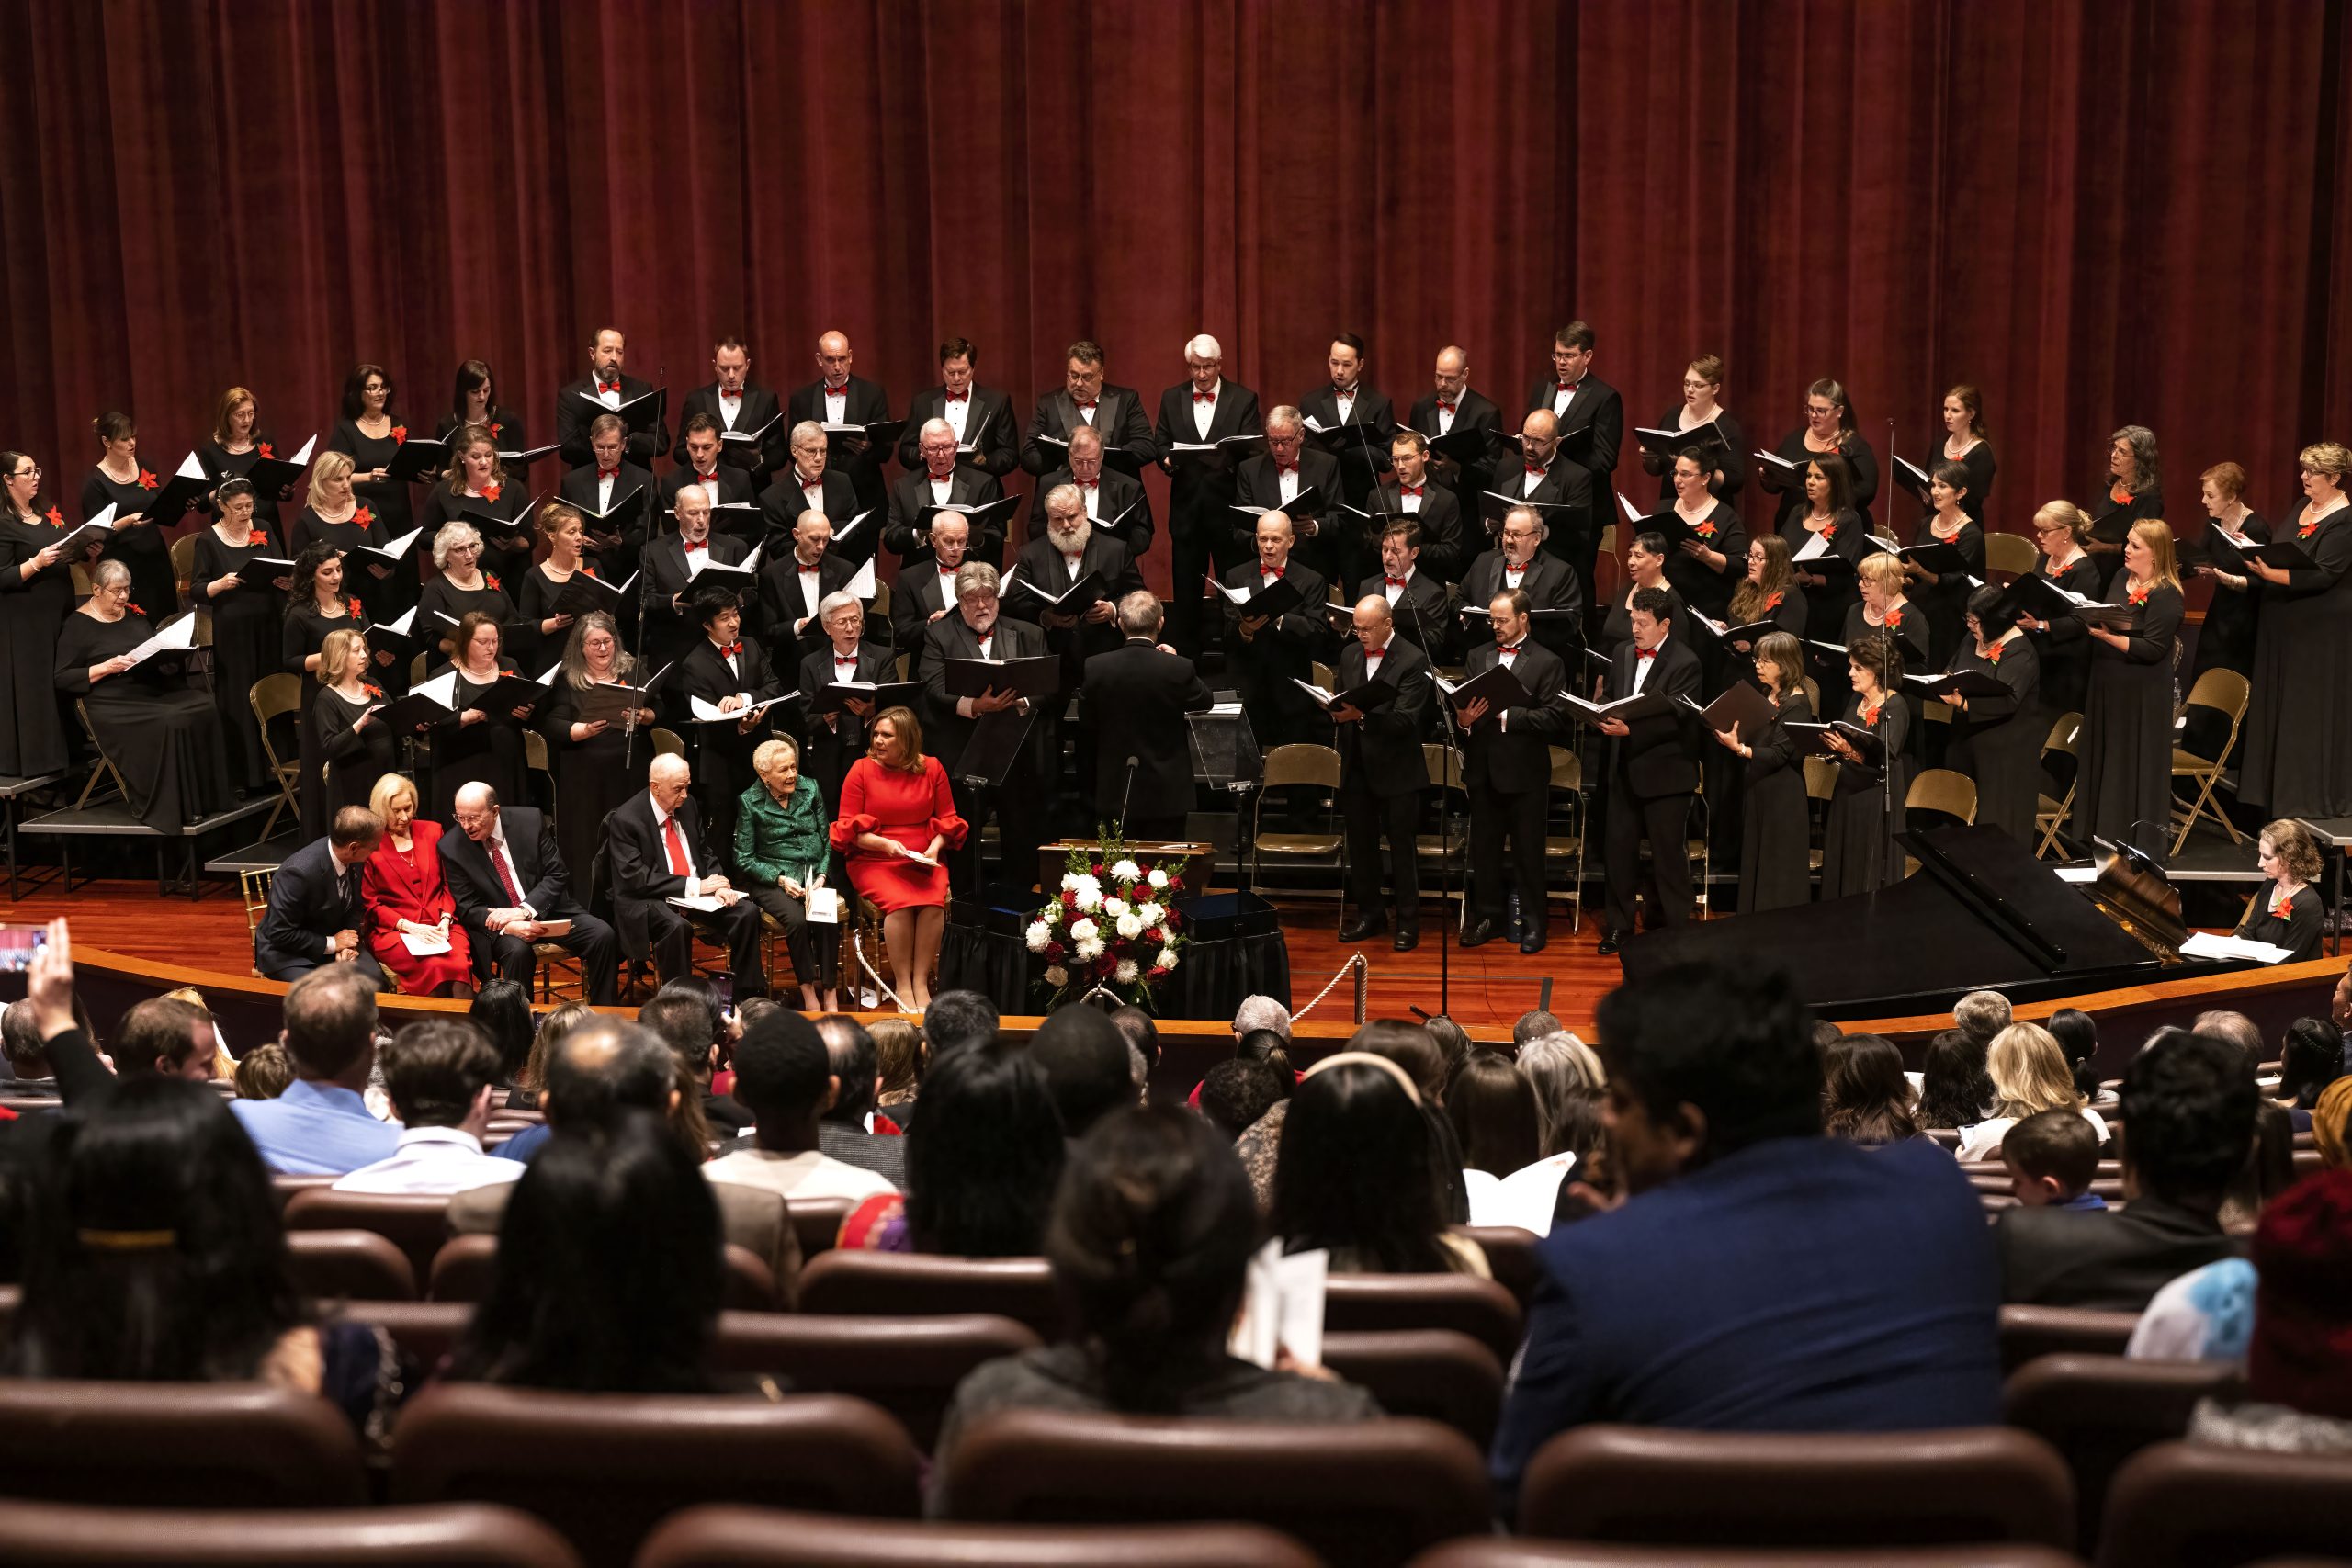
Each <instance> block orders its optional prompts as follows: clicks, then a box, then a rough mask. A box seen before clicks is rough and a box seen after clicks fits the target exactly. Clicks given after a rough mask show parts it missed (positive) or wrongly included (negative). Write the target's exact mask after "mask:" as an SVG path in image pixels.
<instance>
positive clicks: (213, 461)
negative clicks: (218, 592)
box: [196, 387, 290, 535]
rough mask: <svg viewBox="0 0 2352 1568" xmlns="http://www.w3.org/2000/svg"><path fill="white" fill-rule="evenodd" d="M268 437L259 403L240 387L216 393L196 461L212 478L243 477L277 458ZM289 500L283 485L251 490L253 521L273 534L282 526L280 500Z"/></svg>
mask: <svg viewBox="0 0 2352 1568" xmlns="http://www.w3.org/2000/svg"><path fill="white" fill-rule="evenodd" d="M285 455H286V454H284V453H281V452H280V451H278V450H277V446H275V445H274V444H273V443H272V442H271V441H270V439H269V437H268V436H266V435H265V434H262V430H261V406H260V404H258V403H256V402H255V401H254V395H253V394H252V393H251V392H249V391H247V390H246V389H244V388H243V387H232V388H230V389H228V390H227V391H225V392H223V393H221V394H220V402H219V403H217V404H216V405H214V407H213V411H212V435H211V438H210V439H209V440H208V441H206V442H205V443H204V445H203V446H198V448H197V449H196V460H197V462H198V464H199V465H200V466H201V467H202V468H203V469H204V471H205V473H206V474H207V475H209V477H211V478H213V479H246V478H249V477H250V476H251V475H252V473H253V471H254V464H255V463H257V462H259V461H260V460H261V459H262V458H264V457H283V456H285ZM288 499H290V498H289V497H288V493H287V490H286V489H285V488H283V487H281V488H279V489H277V491H274V492H273V493H271V494H269V495H264V494H262V493H261V492H260V491H254V522H255V523H256V524H258V525H261V526H262V527H264V528H266V529H267V530H269V532H270V533H271V534H272V535H276V534H277V533H278V532H280V530H281V529H282V528H283V526H284V512H283V506H284V503H285V502H287V501H288ZM212 514H213V515H214V516H215V517H218V516H219V515H220V491H217V490H216V491H213V492H212Z"/></svg>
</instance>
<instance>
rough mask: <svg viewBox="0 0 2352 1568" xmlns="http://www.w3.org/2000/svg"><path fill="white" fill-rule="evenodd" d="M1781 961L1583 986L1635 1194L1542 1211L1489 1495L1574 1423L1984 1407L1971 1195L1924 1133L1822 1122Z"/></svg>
mask: <svg viewBox="0 0 2352 1568" xmlns="http://www.w3.org/2000/svg"><path fill="white" fill-rule="evenodd" d="M1600 1040H1601V1047H1600V1054H1601V1059H1602V1060H1603V1062H1604V1063H1605V1064H1606V1065H1607V1066H1608V1069H1609V1095H1608V1100H1607V1101H1606V1105H1607V1116H1608V1125H1609V1138H1610V1145H1609V1146H1610V1149H1611V1156H1612V1160H1613V1162H1614V1164H1615V1165H1616V1166H1617V1167H1618V1168H1619V1169H1620V1171H1621V1173H1622V1175H1623V1179H1624V1183H1625V1186H1626V1187H1627V1188H1628V1190H1630V1191H1631V1193H1632V1196H1631V1197H1629V1198H1627V1199H1626V1200H1625V1201H1623V1203H1622V1204H1620V1205H1618V1206H1616V1207H1614V1208H1613V1209H1610V1210H1608V1211H1607V1212H1604V1213H1595V1214H1593V1215H1591V1216H1590V1217H1589V1218H1587V1219H1584V1220H1581V1221H1579V1222H1578V1223H1577V1224H1572V1225H1562V1226H1555V1227H1554V1229H1553V1231H1552V1234H1551V1235H1549V1236H1547V1237H1546V1238H1545V1239H1544V1242H1543V1243H1542V1246H1541V1248H1540V1253H1539V1256H1540V1257H1541V1258H1542V1261H1543V1266H1544V1279H1543V1280H1542V1282H1541V1283H1540V1284H1539V1285H1538V1287H1537V1292H1536V1297H1535V1301H1534V1303H1533V1306H1532V1309H1531V1311H1530V1314H1529V1320H1528V1334H1527V1341H1526V1344H1525V1346H1524V1347H1523V1348H1522V1349H1521V1353H1520V1359H1519V1362H1518V1364H1517V1366H1516V1367H1515V1368H1514V1369H1513V1374H1512V1379H1511V1385H1510V1391H1509V1393H1507V1395H1506V1396H1505V1400H1504V1406H1503V1412H1502V1418H1501V1423H1500V1425H1499V1427H1498V1429H1497V1434H1496V1438H1495V1443H1494V1454H1493V1463H1492V1471H1493V1476H1494V1481H1495V1485H1496V1488H1497V1491H1498V1512H1499V1513H1500V1514H1501V1515H1502V1516H1503V1517H1510V1516H1511V1515H1512V1514H1513V1513H1514V1512H1516V1508H1517V1495H1518V1491H1519V1485H1520V1478H1521V1474H1522V1473H1523V1472H1524V1471H1525V1469H1526V1466H1527V1462H1528V1461H1529V1460H1530V1459H1531V1458H1532V1456H1533V1454H1534V1452H1535V1450H1537V1449H1538V1448H1540V1447H1542V1446H1543V1444H1544V1441H1545V1440H1546V1439H1548V1438H1551V1437H1552V1436H1553V1435H1555V1433H1558V1432H1561V1431H1564V1430H1566V1429H1567V1428H1568V1427H1577V1426H1581V1425H1583V1424H1585V1423H1587V1422H1596V1421H1600V1422H1622V1423H1627V1424H1631V1425H1634V1426H1646V1427H1702V1428H1711V1429H1715V1430H1724V1431H1778V1432H1829V1431H1913V1430H1920V1429H1927V1428H1935V1427H1978V1426H1985V1425H1989V1424H1992V1423H1994V1422H1997V1421H1998V1420H1999V1419H2000V1408H2001V1383H2000V1356H1999V1348H1998V1342H1997V1333H1996V1318H1997V1307H1998V1299H1997V1297H1996V1294H1995V1292H1994V1288H1993V1284H1994V1272H1993V1258H1992V1252H1991V1247H1990V1244H1989V1243H1988V1242H1987V1240H1986V1238H1985V1220H1984V1213H1983V1209H1982V1206H1981V1205H1980V1204H1979V1203H1978V1201H1977V1199H1976V1195H1975V1193H1974V1192H1973V1190H1971V1189H1970V1187H1969V1185H1968V1182H1967V1180H1966V1179H1964V1178H1963V1177H1962V1176H1961V1174H1960V1172H1959V1171H1958V1169H1957V1168H1954V1166H1953V1165H1952V1162H1951V1159H1950V1158H1949V1157H1947V1156H1945V1155H1944V1154H1943V1153H1942V1152H1941V1151H1939V1150H1937V1149H1934V1148H1931V1147H1929V1146H1928V1145H1926V1144H1924V1143H1906V1144H1895V1145H1889V1146H1887V1147H1885V1148H1882V1149H1861V1148H1858V1147H1856V1146H1855V1145H1852V1144H1849V1143H1846V1142H1843V1141H1841V1140H1838V1139H1833V1138H1825V1137H1823V1136H1822V1135H1821V1057H1820V1053H1819V1051H1818V1050H1817V1049H1816V1048H1815V1045H1814V1043H1813V1042H1812V1038H1811V1034H1810V1020H1809V1019H1808V1018H1807V1017H1806V1014H1805V1011H1804V1008H1803V1006H1802V1005H1801V1004H1800V1003H1799V1002H1798V1000H1797V998H1796V994H1795V991H1794V989H1793V987H1792V986H1791V985H1790V983H1789V980H1788V977H1787V976H1785V975H1783V974H1780V973H1777V972H1772V973H1767V974H1764V975H1759V976H1748V975H1738V974H1734V973H1730V972H1726V971H1722V970H1717V969H1713V968H1707V967H1701V966H1697V965H1685V966H1681V967H1679V968H1673V969H1668V970H1667V971H1665V972H1663V973H1661V974H1659V975H1658V976H1657V977H1656V979H1655V980H1654V981H1653V982H1652V983H1650V984H1648V985H1646V986H1644V987H1624V988H1623V989H1620V990H1617V991H1615V992H1612V993H1611V995H1610V996H1609V997H1607V998H1604V999H1603V1000H1602V1002H1601V1004H1600Z"/></svg>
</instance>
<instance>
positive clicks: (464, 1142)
mask: <svg viewBox="0 0 2352 1568" xmlns="http://www.w3.org/2000/svg"><path fill="white" fill-rule="evenodd" d="M528 1168H529V1167H527V1166H526V1165H525V1164H524V1163H523V1162H522V1161H521V1160H514V1159H501V1158H499V1157H498V1156H495V1155H486V1154H484V1153H482V1152H481V1139H480V1138H477V1137H475V1136H474V1135H473V1134H471V1133H469V1132H467V1131H466V1130H465V1129H464V1128H462V1127H409V1128H404V1129H402V1131H401V1141H400V1146H399V1148H398V1149H397V1150H395V1151H394V1152H393V1153H392V1154H390V1155H388V1156H385V1157H384V1158H382V1159H379V1160H378V1161H377V1162H376V1163H375V1164H373V1165H363V1166H361V1167H360V1168H358V1169H357V1170H355V1171H353V1172H352V1173H351V1174H350V1175H348V1176H346V1177H345V1178H344V1179H342V1180H340V1181H338V1182H336V1183H335V1184H334V1190H336V1191H337V1192H418V1193H428V1194H430V1193H436V1192H463V1191H465V1190H467V1189H468V1188H470V1187H487V1186H489V1185H490V1184H491V1183H492V1182H495V1181H512V1180H514V1179H515V1178H516V1177H518V1176H520V1175H522V1174H523V1172H524V1171H526V1170H527V1169H528Z"/></svg>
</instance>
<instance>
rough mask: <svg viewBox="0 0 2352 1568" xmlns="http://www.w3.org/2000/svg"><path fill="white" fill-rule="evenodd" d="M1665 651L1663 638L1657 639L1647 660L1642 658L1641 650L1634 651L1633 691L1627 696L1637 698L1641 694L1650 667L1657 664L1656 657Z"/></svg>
mask: <svg viewBox="0 0 2352 1568" xmlns="http://www.w3.org/2000/svg"><path fill="white" fill-rule="evenodd" d="M1665 651H1666V639H1665V638H1664V637H1660V638H1658V642H1657V648H1656V649H1652V650H1651V653H1650V657H1649V658H1647V659H1644V658H1643V657H1642V650H1641V649H1638V648H1636V649H1634V689H1633V691H1632V692H1631V693H1630V695H1633V696H1636V697H1638V696H1640V695H1641V694H1642V685H1643V682H1646V681H1647V680H1648V679H1649V678H1650V666H1651V665H1653V664H1656V663H1657V655H1658V654H1660V653H1663V652H1665Z"/></svg>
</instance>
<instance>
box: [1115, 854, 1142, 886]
mask: <svg viewBox="0 0 2352 1568" xmlns="http://www.w3.org/2000/svg"><path fill="white" fill-rule="evenodd" d="M1142 875H1143V867H1141V866H1139V865H1137V864H1136V863H1135V862H1133V861H1131V860H1125V859H1121V860H1120V861H1118V862H1116V863H1114V864H1113V865H1112V867H1111V880H1112V881H1114V882H1134V881H1136V880H1138V879H1139V878H1141V877H1142Z"/></svg>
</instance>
